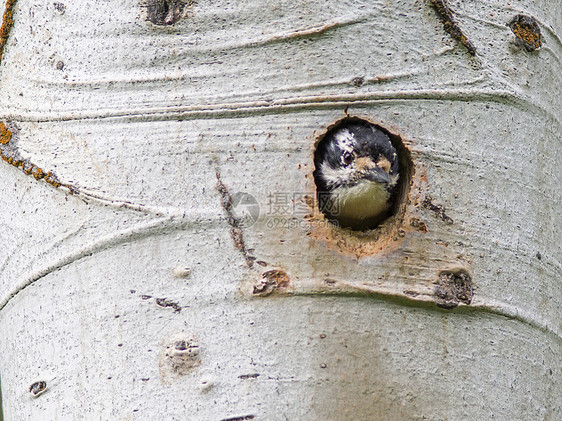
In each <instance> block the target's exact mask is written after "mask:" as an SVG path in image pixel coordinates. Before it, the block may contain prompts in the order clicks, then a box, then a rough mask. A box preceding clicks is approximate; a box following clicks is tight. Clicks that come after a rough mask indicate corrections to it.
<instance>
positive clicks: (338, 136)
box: [314, 120, 400, 230]
mask: <svg viewBox="0 0 562 421" xmlns="http://www.w3.org/2000/svg"><path fill="white" fill-rule="evenodd" d="M314 165H315V171H314V181H315V182H316V188H317V197H318V206H319V208H320V210H321V211H322V212H323V213H324V215H326V217H327V218H328V219H329V220H330V221H332V222H334V223H335V224H337V225H340V226H341V227H344V228H351V229H353V230H367V229H373V228H375V227H376V226H377V225H378V224H380V223H381V222H382V221H383V220H384V219H385V218H386V217H387V216H388V215H389V213H390V210H391V209H392V204H393V201H394V200H395V196H396V190H397V183H398V179H399V177H400V174H399V158H398V154H397V152H396V148H395V147H394V146H393V145H392V142H391V141H390V138H389V137H388V135H387V134H386V133H385V132H383V131H381V130H380V129H378V128H377V127H376V126H375V125H373V124H371V123H368V122H366V121H362V120H346V121H343V122H342V123H340V124H338V125H336V126H335V127H334V128H332V129H331V130H330V131H329V132H328V133H326V135H325V136H324V138H323V139H322V140H321V141H320V143H319V144H318V147H317V149H316V152H315V154H314Z"/></svg>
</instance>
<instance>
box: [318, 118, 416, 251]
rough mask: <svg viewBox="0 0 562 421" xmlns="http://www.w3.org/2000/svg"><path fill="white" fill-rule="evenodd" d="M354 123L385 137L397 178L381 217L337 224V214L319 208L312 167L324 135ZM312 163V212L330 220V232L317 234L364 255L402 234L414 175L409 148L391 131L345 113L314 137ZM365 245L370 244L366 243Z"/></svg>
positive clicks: (320, 206)
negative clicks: (394, 160) (392, 153)
mask: <svg viewBox="0 0 562 421" xmlns="http://www.w3.org/2000/svg"><path fill="white" fill-rule="evenodd" d="M354 124H355V125H356V124H360V125H364V126H370V127H373V128H374V129H376V130H378V131H380V132H382V133H384V134H385V135H386V136H388V138H389V139H390V142H391V144H392V146H393V147H394V149H395V150H396V153H397V155H398V166H399V169H398V173H399V178H398V181H397V184H396V186H395V187H394V190H393V195H392V198H391V203H390V206H389V207H388V210H387V211H386V213H384V214H383V215H382V217H377V218H373V219H371V220H368V221H367V222H366V224H362V225H355V226H354V225H351V224H347V225H348V226H340V225H341V224H340V223H339V221H338V218H337V216H333V215H330V214H329V212H325V211H324V209H322V204H321V197H320V191H319V184H321V183H320V182H319V180H318V177H319V173H318V168H316V167H317V166H318V162H319V156H318V153H319V150H320V149H321V148H322V146H321V145H322V143H323V142H324V141H325V140H326V139H327V138H328V136H330V135H333V134H334V133H335V132H337V131H338V130H340V129H343V128H346V127H348V126H351V125H354ZM314 162H315V167H314V168H315V170H314V181H315V186H316V199H317V200H316V201H315V205H314V207H315V213H316V214H317V215H318V216H319V217H320V218H324V219H325V220H327V221H329V222H330V224H328V226H329V227H330V230H331V232H330V233H327V232H324V234H321V236H322V237H325V238H326V239H328V238H327V237H331V238H332V239H333V240H336V239H337V240H338V244H339V246H338V248H340V249H341V248H342V245H344V246H343V248H345V249H346V248H350V250H348V251H351V252H352V253H353V254H361V255H364V254H371V253H373V252H376V251H378V250H380V249H381V248H384V246H383V245H382V243H386V240H388V241H393V240H394V241H395V240H396V239H397V237H402V236H403V235H400V234H401V233H403V230H402V229H401V227H402V222H403V220H404V215H405V213H406V206H407V203H408V199H409V192H410V186H411V184H412V179H413V174H414V164H413V161H412V157H411V153H410V151H409V149H408V148H407V147H406V145H405V144H404V141H403V140H402V138H401V137H400V136H399V135H397V134H394V133H392V132H391V131H390V130H388V129H386V128H384V127H382V126H381V125H379V124H376V123H373V122H371V121H368V120H366V119H364V118H359V117H350V116H348V117H345V118H343V119H341V120H339V121H337V122H335V123H334V124H332V125H331V126H329V127H328V128H327V130H326V131H325V132H324V133H323V134H321V135H320V136H319V137H318V138H317V139H316V142H315V148H314ZM323 231H325V230H323ZM342 240H343V241H342ZM383 240H384V241H383ZM373 243H377V244H378V246H377V247H375V248H376V249H377V250H375V249H374V248H373V247H371V246H370V245H374V244H373ZM368 244H370V245H369V246H368ZM365 246H367V247H365Z"/></svg>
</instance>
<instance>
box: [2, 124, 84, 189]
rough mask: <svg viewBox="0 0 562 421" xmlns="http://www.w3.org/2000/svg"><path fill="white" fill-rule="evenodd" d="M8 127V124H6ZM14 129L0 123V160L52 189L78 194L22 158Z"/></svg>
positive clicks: (71, 187)
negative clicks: (61, 188)
mask: <svg viewBox="0 0 562 421" xmlns="http://www.w3.org/2000/svg"><path fill="white" fill-rule="evenodd" d="M8 125H9V124H8ZM14 132H15V129H13V128H12V130H10V128H9V127H8V126H6V124H5V123H4V122H3V121H0V157H1V158H2V160H3V161H4V162H6V163H8V164H10V165H12V166H14V167H16V168H19V169H20V170H22V171H23V172H24V173H25V174H27V175H31V176H33V178H35V179H36V180H38V181H39V180H44V181H45V182H46V183H48V184H50V185H51V186H53V187H57V188H59V187H64V188H66V189H68V191H69V192H70V194H76V193H78V189H77V188H76V187H74V186H72V185H70V184H64V183H61V182H60V180H59V179H58V178H57V176H56V175H55V174H54V173H53V172H52V171H44V170H42V169H41V168H39V167H38V166H37V165H35V164H34V163H32V162H31V161H29V160H28V159H26V158H23V157H22V156H21V154H20V152H19V149H18V146H17V143H16V140H17V139H16V136H15V135H14Z"/></svg>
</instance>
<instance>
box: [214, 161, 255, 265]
mask: <svg viewBox="0 0 562 421" xmlns="http://www.w3.org/2000/svg"><path fill="white" fill-rule="evenodd" d="M216 176H217V186H216V188H217V191H218V192H219V195H220V198H221V206H222V208H223V210H224V212H225V213H226V221H227V222H228V225H230V236H231V237H232V241H233V242H234V247H236V248H237V249H238V250H239V251H240V253H242V256H243V257H244V260H245V261H246V265H248V267H250V268H251V267H252V266H253V265H254V260H255V258H254V257H252V256H250V255H249V254H248V249H247V248H246V243H245V241H244V232H243V231H242V224H241V223H240V221H239V220H238V218H236V216H235V215H234V211H233V206H232V196H231V195H230V193H229V191H228V189H227V188H226V186H225V185H224V183H223V182H222V179H221V174H220V171H219V170H218V168H217V169H216Z"/></svg>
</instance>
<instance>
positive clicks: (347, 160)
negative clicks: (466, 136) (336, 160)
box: [342, 152, 353, 165]
mask: <svg viewBox="0 0 562 421" xmlns="http://www.w3.org/2000/svg"><path fill="white" fill-rule="evenodd" d="M342 161H343V163H344V164H345V165H349V164H351V162H352V161H353V154H351V153H349V152H344V153H343V155H342Z"/></svg>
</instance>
